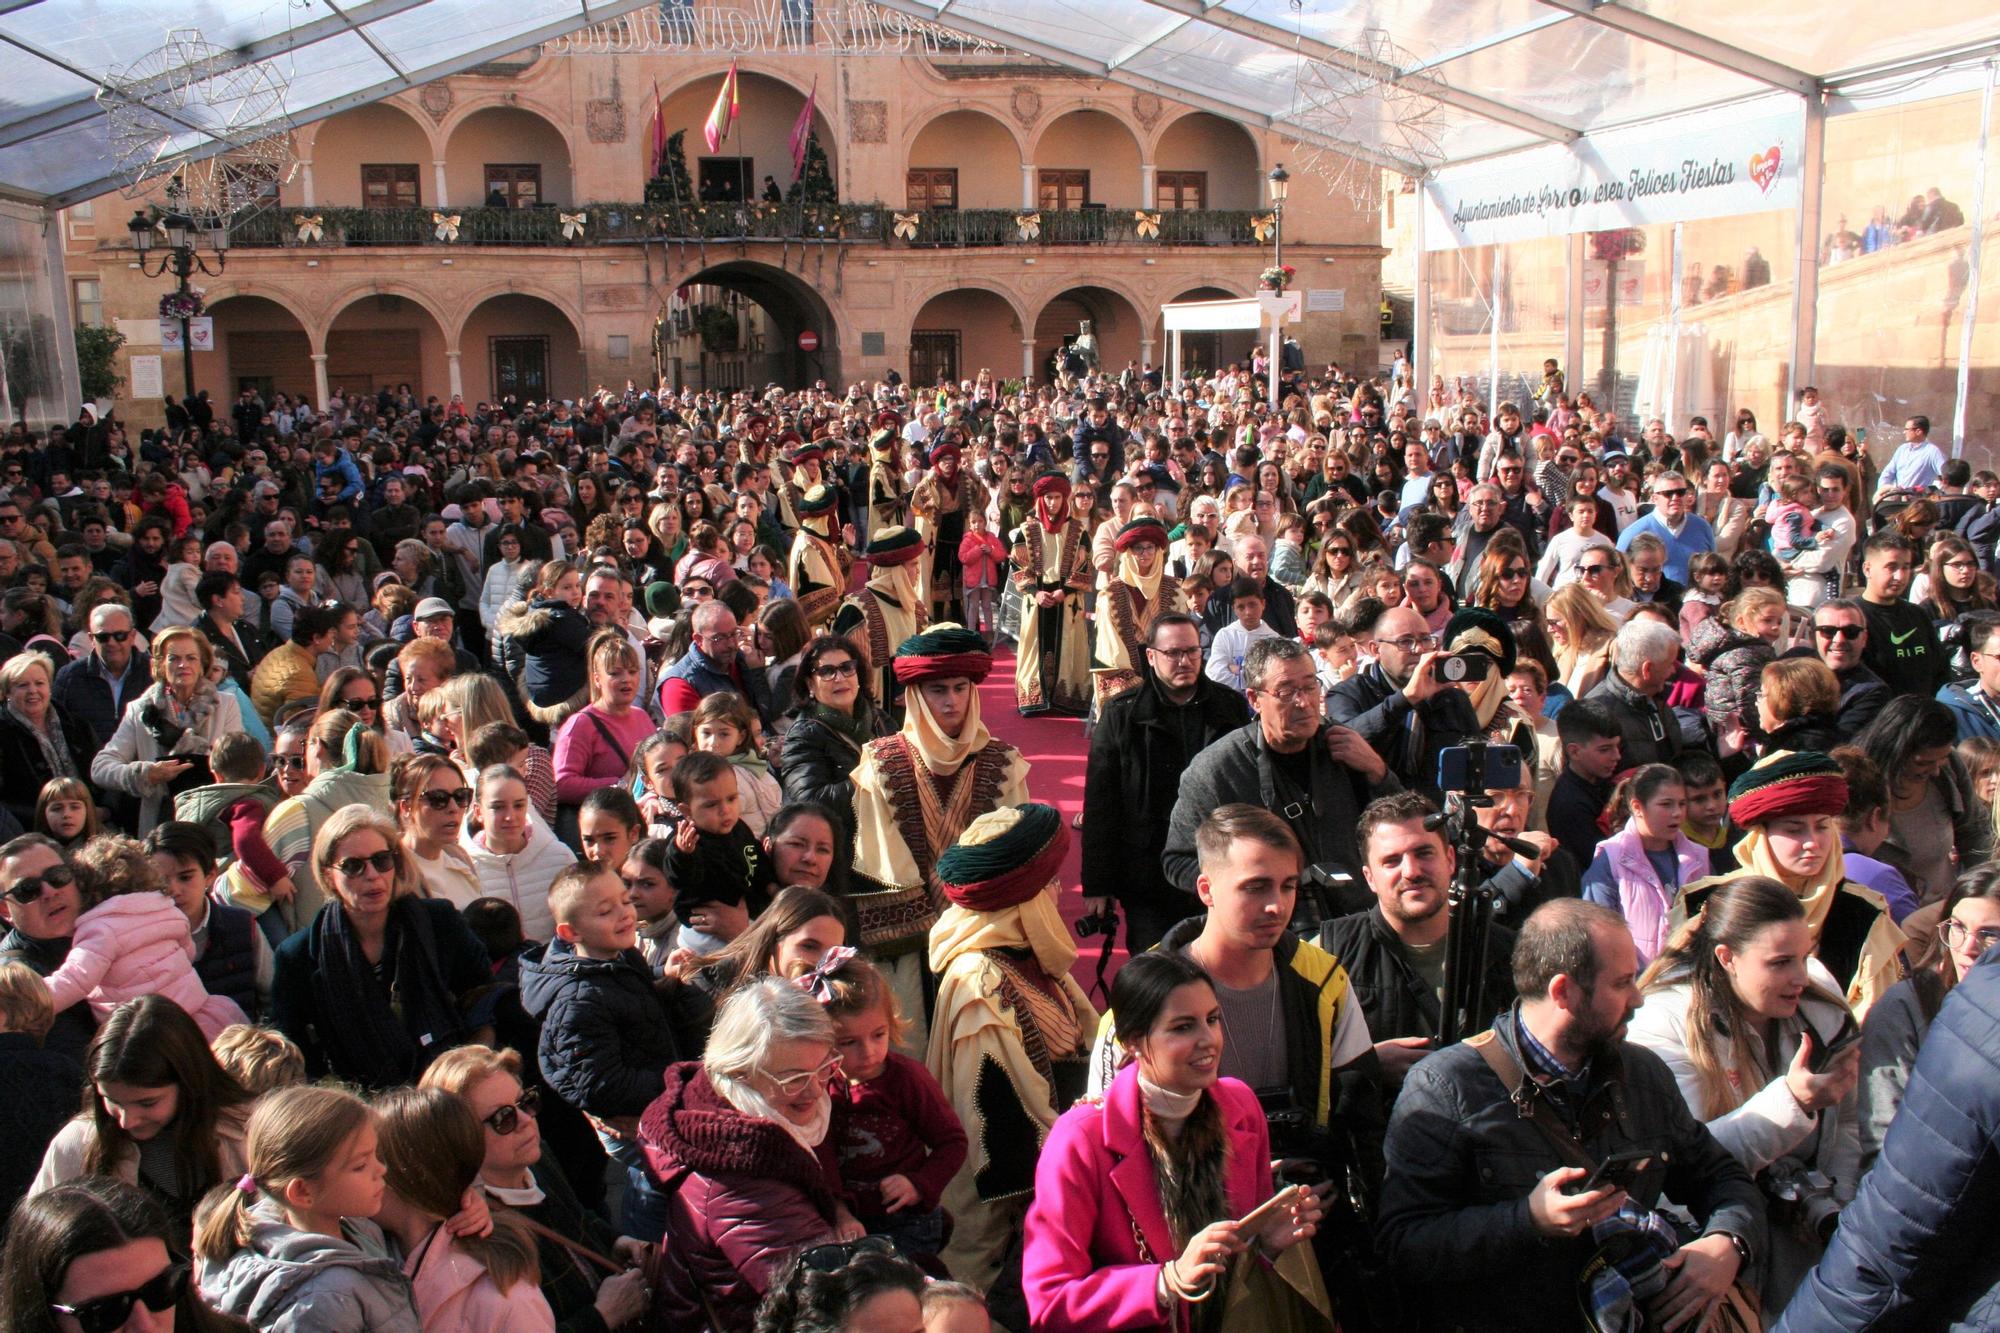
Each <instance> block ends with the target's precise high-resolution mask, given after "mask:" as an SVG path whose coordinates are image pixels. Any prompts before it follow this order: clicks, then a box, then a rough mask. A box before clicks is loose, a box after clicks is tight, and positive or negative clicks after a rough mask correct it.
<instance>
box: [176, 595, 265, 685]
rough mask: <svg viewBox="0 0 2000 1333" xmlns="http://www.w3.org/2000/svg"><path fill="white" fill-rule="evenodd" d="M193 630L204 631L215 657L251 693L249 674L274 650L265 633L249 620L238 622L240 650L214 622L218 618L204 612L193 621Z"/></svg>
mask: <svg viewBox="0 0 2000 1333" xmlns="http://www.w3.org/2000/svg"><path fill="white" fill-rule="evenodd" d="M194 627H195V628H196V629H197V630H199V631H201V634H202V637H203V638H205V639H207V640H208V642H209V646H211V647H212V648H214V649H215V655H216V656H217V657H220V658H221V659H222V661H223V665H225V666H226V667H228V668H229V675H230V678H231V679H233V680H234V681H235V682H236V683H237V684H238V685H240V686H242V687H243V692H244V693H245V694H248V693H249V692H250V673H251V672H252V671H254V670H256V669H257V664H258V663H259V662H261V661H263V660H264V654H265V653H268V652H270V651H271V643H270V641H269V640H268V639H266V638H265V637H264V634H263V632H262V631H261V630H259V629H258V628H257V627H256V626H255V625H253V624H251V623H250V622H249V621H247V620H239V621H237V622H236V625H235V630H236V637H237V638H238V639H240V640H241V641H242V644H243V647H242V648H241V649H240V650H239V649H238V648H237V646H236V645H235V644H234V643H231V642H230V641H229V639H228V638H226V637H225V636H224V635H223V633H222V630H221V628H220V627H219V626H217V624H216V623H215V618H214V617H213V616H211V615H209V613H208V612H206V611H204V612H202V613H201V614H200V615H198V616H196V617H195V618H194Z"/></svg>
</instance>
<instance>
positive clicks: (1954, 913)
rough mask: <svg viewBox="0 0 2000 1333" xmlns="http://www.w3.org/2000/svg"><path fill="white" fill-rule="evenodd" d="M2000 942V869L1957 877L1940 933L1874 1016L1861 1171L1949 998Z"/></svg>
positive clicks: (1866, 1040)
mask: <svg viewBox="0 0 2000 1333" xmlns="http://www.w3.org/2000/svg"><path fill="white" fill-rule="evenodd" d="M1995 945H2000V865H1996V864H1992V863H1988V864H1986V865H1982V866H1974V867H1973V868H1972V869H1970V870H1967V871H1966V872H1964V873H1963V874H1961V875H1960V876H1959V877H1958V882H1957V884H1956V885H1955V886H1954V887H1953V888H1952V891H1951V894H1950V896H1949V897H1947V898H1946V899H1945V903H1944V915H1943V916H1942V917H1941V918H1940V919H1939V921H1938V929H1937V933H1936V934H1934V935H1932V936H1931V938H1930V940H1929V941H1928V942H1927V943H1926V944H1925V945H1924V946H1923V948H1922V951H1921V952H1920V953H1918V956H1917V958H1916V961H1915V962H1914V963H1913V964H1912V965H1911V969H1910V975H1909V976H1908V977H1906V978H1905V979H1904V980H1902V981H1899V982H1897V983H1896V984H1895V985H1893V986H1891V987H1890V988H1889V989H1888V990H1887V991H1885V992H1884V993H1883V995H1882V998H1881V999H1880V1000H1877V1001H1876V1002H1875V1006H1874V1008H1872V1009H1870V1010H1869V1011H1868V1020H1867V1022H1866V1023H1865V1024H1864V1025H1863V1027H1862V1038H1861V1094H1860V1095H1861V1110H1860V1116H1859V1120H1860V1125H1861V1170H1863V1171H1866V1170H1867V1169H1868V1168H1869V1167H1870V1166H1871V1165H1873V1163H1874V1161H1875V1157H1876V1155H1877V1154H1878V1153H1880V1152H1881V1151H1882V1139H1883V1136H1885V1135H1886V1134H1887V1133H1888V1132H1889V1122H1890V1121H1892V1120H1894V1119H1895V1118H1896V1111H1897V1109H1898V1108H1899V1107H1901V1106H1902V1104H1903V1093H1904V1090H1905V1089H1907V1088H1908V1087H1909V1084H1910V1071H1911V1069H1912V1068H1914V1067H1915V1065H1916V1062H1917V1051H1918V1050H1919V1049H1920V1048H1921V1047H1922V1046H1923V1044H1924V1037H1925V1036H1926V1035H1927V1034H1928V1033H1929V1032H1930V1026H1931V1022H1932V1020H1934V1019H1935V1018H1936V1017H1937V1015H1938V1010H1939V1009H1941V1008H1943V1007H1944V1002H1945V997H1946V996H1947V995H1949V994H1950V993H1951V989H1952V987H1954V986H1956V985H1957V984H1958V983H1959V982H1960V981H1963V980H1964V979H1965V974H1966V973H1967V972H1969V971H1971V970H1972V967H1973V966H1974V965H1975V964H1976V963H1978V961H1979V960H1980V959H1981V958H1982V957H1984V956H1985V955H1986V953H1987V952H1988V951H1989V950H1991V949H1992V948H1993V947H1994V946H1995ZM1913 950H1914V946H1913Z"/></svg>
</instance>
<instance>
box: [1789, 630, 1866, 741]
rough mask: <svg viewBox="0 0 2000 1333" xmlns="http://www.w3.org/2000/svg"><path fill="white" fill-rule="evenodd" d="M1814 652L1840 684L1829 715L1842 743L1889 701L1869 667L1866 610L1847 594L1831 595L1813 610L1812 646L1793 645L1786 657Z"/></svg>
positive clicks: (1855, 733) (1849, 739)
mask: <svg viewBox="0 0 2000 1333" xmlns="http://www.w3.org/2000/svg"><path fill="white" fill-rule="evenodd" d="M1813 652H1816V653H1818V654H1819V660H1820V661H1822V662H1824V663H1826V664H1827V666H1829V667H1830V668H1832V670H1833V678H1834V680H1836V681H1837V682H1839V684H1840V706H1839V708H1838V709H1837V710H1836V711H1835V712H1834V715H1833V734H1834V735H1836V736H1838V737H1839V738H1840V741H1841V744H1843V745H1845V744H1848V743H1849V742H1851V741H1853V739H1854V738H1855V737H1856V736H1859V735H1860V734H1861V729H1862V728H1863V727H1865V726H1867V725H1868V724H1869V723H1870V722H1873V721H1874V720H1875V715H1876V714H1877V713H1879V712H1881V711H1882V705H1883V704H1886V703H1888V702H1889V687H1888V685H1886V684H1885V683H1884V682H1883V680H1882V678H1881V677H1880V676H1878V675H1876V674H1875V673H1874V672H1873V671H1871V670H1869V668H1868V666H1867V665H1866V663H1865V662H1864V661H1863V659H1864V658H1866V657H1867V656H1868V612H1867V611H1866V610H1865V609H1864V608H1863V607H1862V605H1861V603H1860V602H1858V601H1856V600H1854V599H1853V598H1851V597H1833V598H1829V599H1827V600H1826V601H1824V602H1821V603H1820V604H1819V605H1818V606H1817V607H1815V608H1814V610H1813V641H1812V647H1811V648H1810V649H1808V648H1794V649H1793V650H1792V651H1791V652H1789V653H1787V654H1786V656H1787V657H1799V656H1804V655H1806V654H1807V653H1813Z"/></svg>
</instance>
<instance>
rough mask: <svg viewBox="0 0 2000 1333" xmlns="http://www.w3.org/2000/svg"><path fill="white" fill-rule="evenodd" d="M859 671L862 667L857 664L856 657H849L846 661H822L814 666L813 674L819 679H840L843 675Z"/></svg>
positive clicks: (850, 674) (854, 673)
mask: <svg viewBox="0 0 2000 1333" xmlns="http://www.w3.org/2000/svg"><path fill="white" fill-rule="evenodd" d="M859 671H860V668H859V667H858V666H856V665H855V662H854V659H853V658H849V659H848V660H847V661H845V662H825V663H822V664H821V665H819V666H816V667H814V668H813V675H814V677H815V678H817V679H819V680H839V679H841V678H842V677H843V676H852V675H856V674H858V673H859Z"/></svg>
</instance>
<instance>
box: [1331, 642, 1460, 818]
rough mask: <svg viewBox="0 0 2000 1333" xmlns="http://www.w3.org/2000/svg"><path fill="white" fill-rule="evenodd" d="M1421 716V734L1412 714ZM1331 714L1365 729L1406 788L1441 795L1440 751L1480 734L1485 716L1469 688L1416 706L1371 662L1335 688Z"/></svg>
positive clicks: (1433, 796) (1450, 691)
mask: <svg viewBox="0 0 2000 1333" xmlns="http://www.w3.org/2000/svg"><path fill="white" fill-rule="evenodd" d="M1412 713H1417V714H1418V722H1419V723H1420V724H1421V727H1420V734H1419V733H1417V732H1413V731H1412V729H1411V725H1410V715H1411V714H1412ZM1326 715H1327V717H1328V719H1330V720H1331V721H1334V722H1338V723H1339V724H1340V725H1341V726H1343V727H1348V728H1351V729H1352V730H1354V731H1355V732H1357V733H1359V734H1360V736H1361V739H1362V740H1365V741H1367V742H1368V744H1369V745H1370V746H1372V747H1373V748H1374V750H1375V753H1376V754H1379V755H1381V756H1382V761H1383V762H1384V763H1386V764H1387V765H1388V766H1389V771H1390V772H1391V773H1394V774H1395V775H1396V777H1397V778H1398V779H1399V780H1400V781H1401V782H1402V783H1403V785H1404V786H1406V787H1409V788H1411V789H1413V790H1416V791H1421V792H1423V793H1424V794H1425V795H1426V796H1429V797H1430V798H1431V799H1432V800H1433V801H1435V800H1437V799H1438V796H1439V791H1438V785H1437V774H1438V766H1437V757H1438V751H1440V750H1443V749H1445V748H1447V747H1449V746H1453V745H1463V744H1465V742H1466V741H1467V740H1477V739H1479V735H1480V726H1479V715H1478V714H1477V713H1475V712H1473V710H1472V700H1471V698H1470V697H1469V696H1468V695H1467V694H1466V693H1465V692H1464V691H1463V690H1453V689H1443V690H1439V691H1438V692H1437V693H1436V694H1433V695H1432V696H1431V697H1430V698H1428V699H1426V700H1424V701H1423V703H1422V704H1412V703H1411V702H1410V698H1409V696H1408V695H1406V694H1404V693H1403V691H1402V689H1401V687H1400V686H1398V685H1396V684H1395V683H1394V682H1393V681H1391V680H1390V679H1389V677H1388V675H1387V674H1386V673H1384V672H1383V670H1382V664H1381V663H1380V662H1371V663H1370V664H1369V665H1368V667H1367V668H1366V669H1365V670H1362V671H1358V672H1356V673H1355V674H1354V675H1352V676H1349V677H1348V678H1347V679H1346V680H1343V681H1341V682H1340V684H1338V685H1336V686H1334V687H1333V690H1332V692H1331V693H1329V694H1328V695H1327V697H1326Z"/></svg>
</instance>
